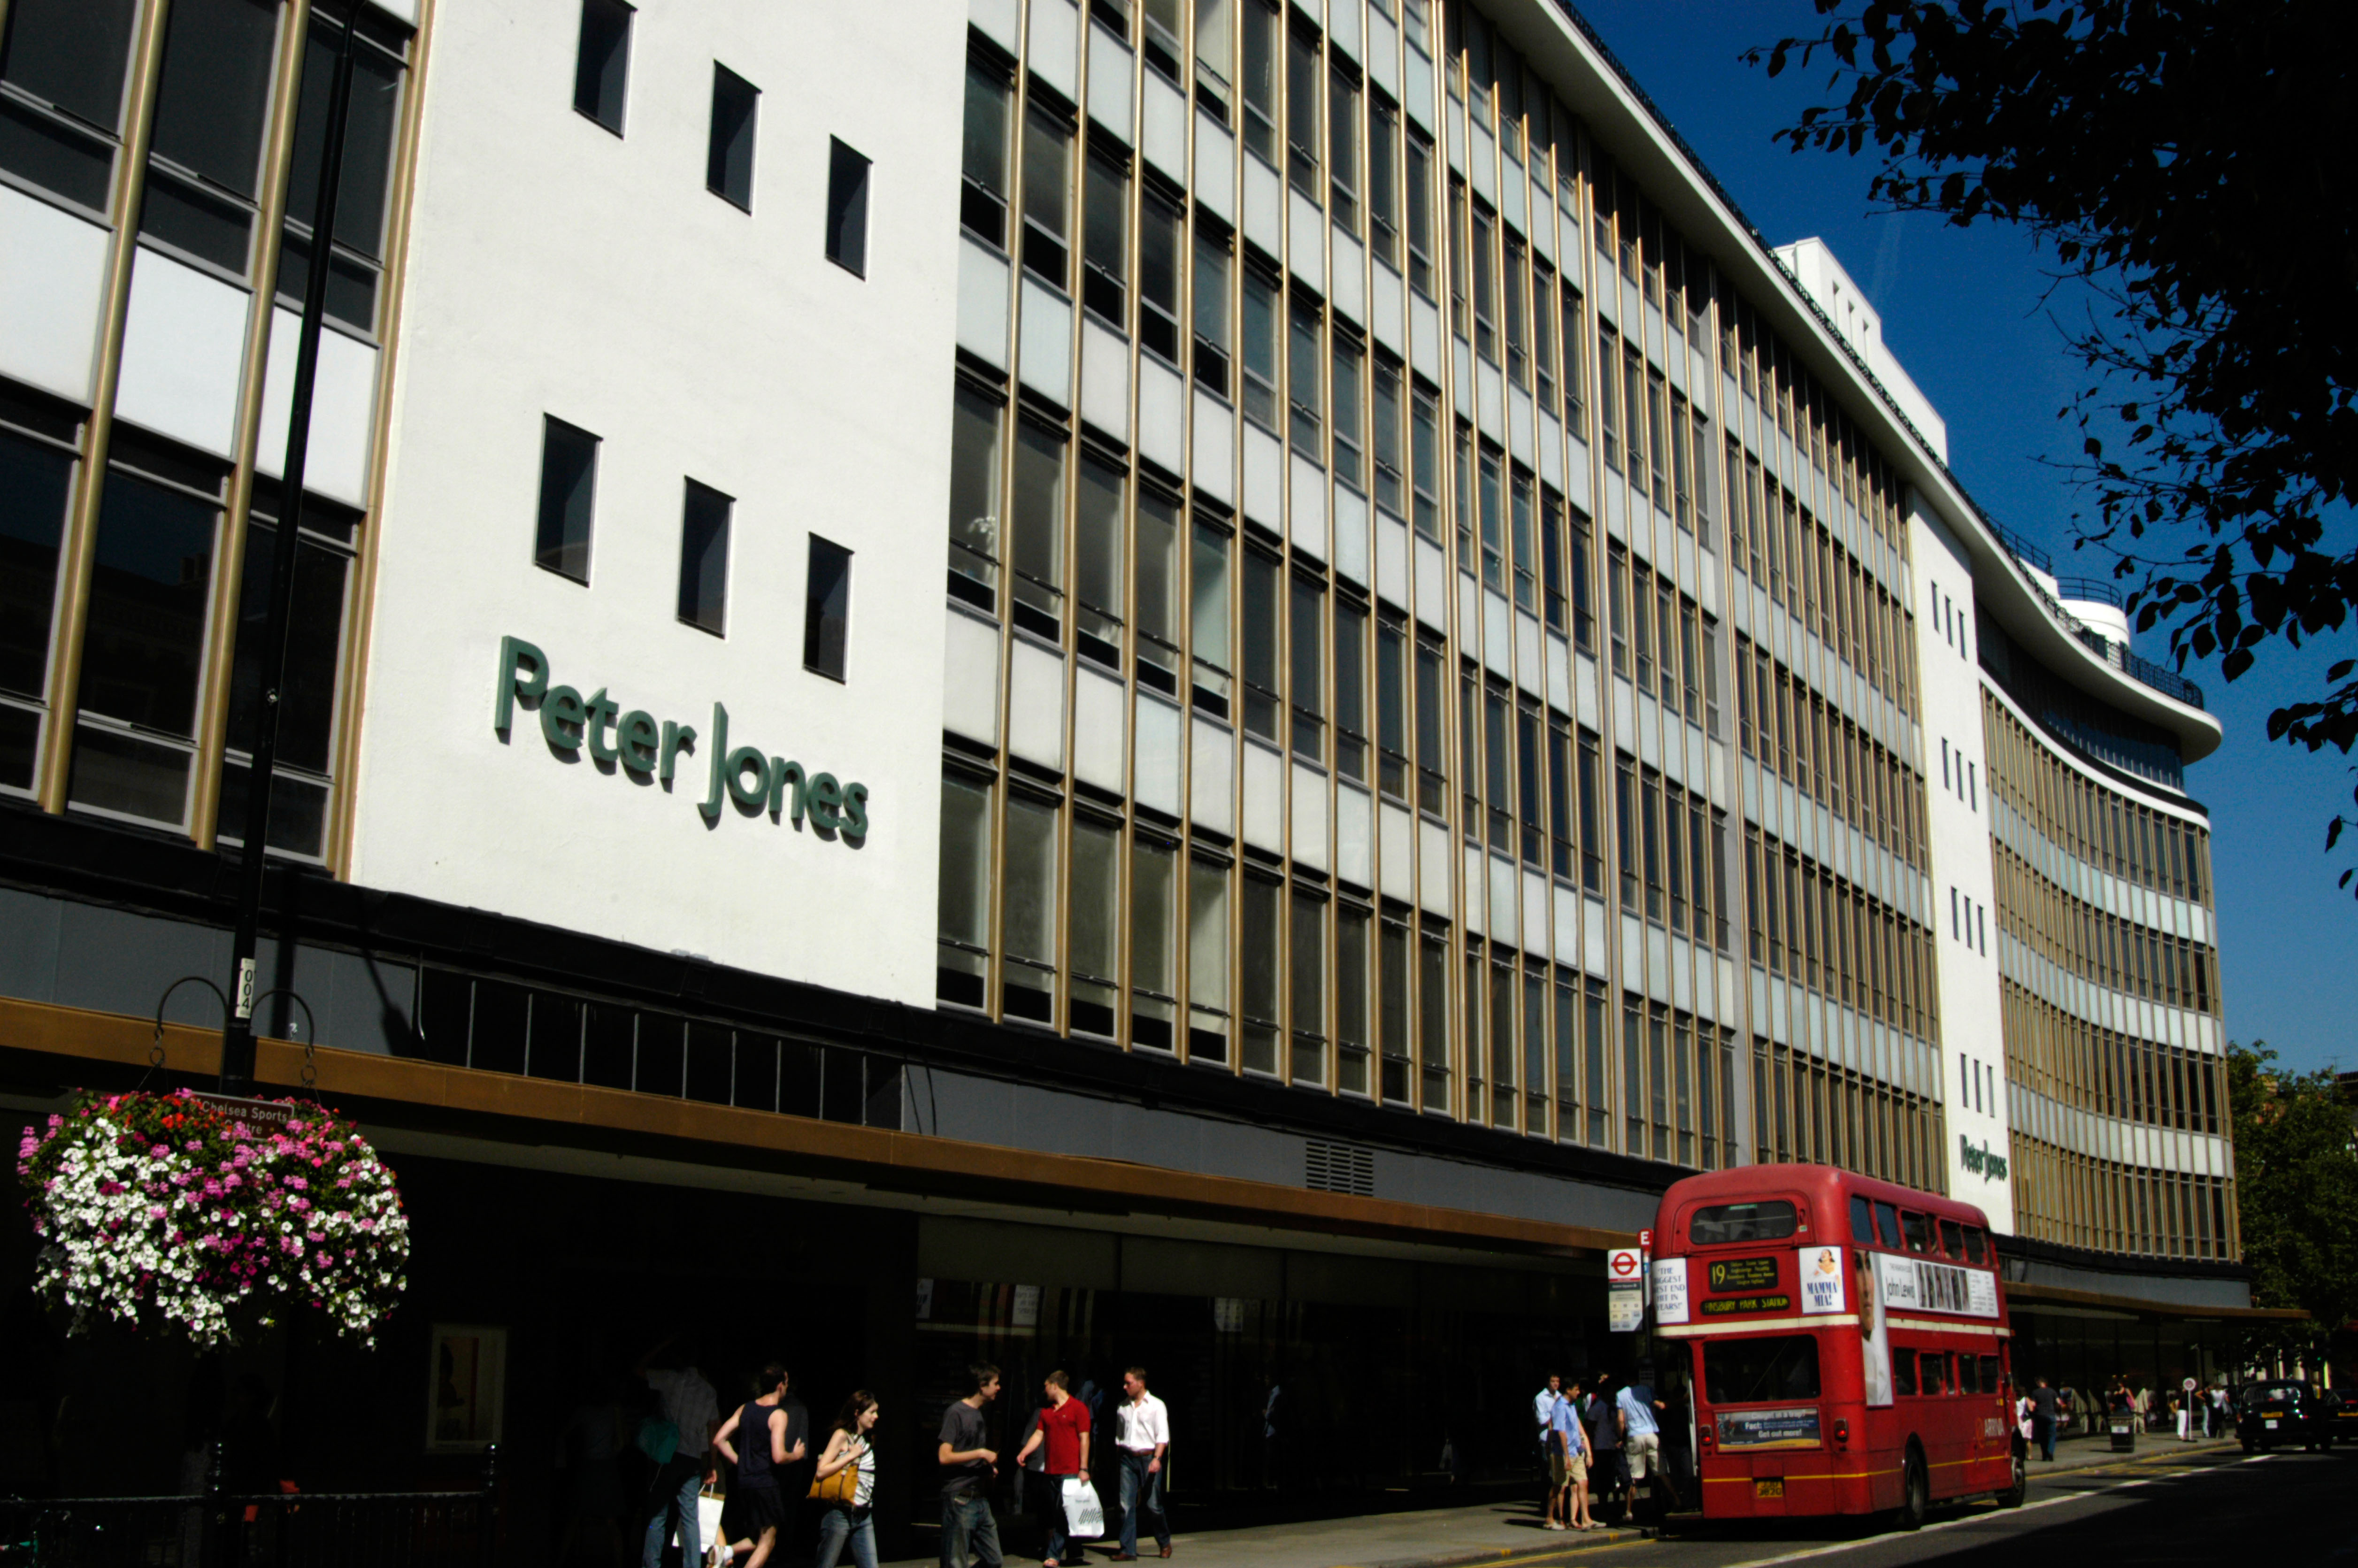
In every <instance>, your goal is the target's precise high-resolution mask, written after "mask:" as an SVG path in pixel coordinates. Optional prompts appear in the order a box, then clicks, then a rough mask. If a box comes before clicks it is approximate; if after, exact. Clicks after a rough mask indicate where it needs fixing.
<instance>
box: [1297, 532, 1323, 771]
mask: <svg viewBox="0 0 2358 1568" xmlns="http://www.w3.org/2000/svg"><path fill="white" fill-rule="evenodd" d="M1291 581H1292V585H1293V614H1292V616H1291V617H1290V618H1289V622H1288V629H1289V630H1290V631H1291V633H1293V635H1292V637H1291V639H1290V641H1291V643H1292V656H1291V658H1290V660H1289V663H1290V664H1291V665H1292V674H1293V751H1294V754H1295V755H1296V756H1299V757H1301V758H1302V759H1303V760H1304V761H1305V762H1321V761H1323V760H1324V759H1325V754H1326V753H1325V736H1326V721H1325V711H1326V708H1325V703H1326V697H1325V691H1326V683H1325V674H1326V671H1325V653H1326V613H1325V611H1326V589H1325V584H1323V583H1321V582H1319V581H1318V580H1317V579H1314V578H1307V577H1303V576H1300V575H1298V574H1297V575H1295V576H1294V577H1293V579H1291Z"/></svg>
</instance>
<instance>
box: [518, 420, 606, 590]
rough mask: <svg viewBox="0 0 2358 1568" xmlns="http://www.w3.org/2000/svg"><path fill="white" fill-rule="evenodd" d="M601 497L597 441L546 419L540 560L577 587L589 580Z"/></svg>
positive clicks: (535, 549) (586, 433)
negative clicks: (594, 522) (592, 529)
mask: <svg viewBox="0 0 2358 1568" xmlns="http://www.w3.org/2000/svg"><path fill="white" fill-rule="evenodd" d="M597 493H598V438H597V437H595V436H593V435H591V434H590V432H589V431H587V430H584V429H580V428H579V427H575V426H572V425H568V424H567V423H566V422H565V421H564V420H562V419H557V418H546V419H544V420H543V421H542V431H541V442H540V529H539V534H538V535H537V537H536V539H535V543H534V546H533V559H534V560H535V561H536V562H538V563H539V564H540V565H542V566H544V567H546V568H548V569H549V570H550V571H553V572H556V573H557V575H559V576H560V577H569V578H571V579H573V580H574V581H576V582H579V583H586V582H588V581H589V580H590V517H591V514H592V512H593V511H594V510H595V503H596V500H597Z"/></svg>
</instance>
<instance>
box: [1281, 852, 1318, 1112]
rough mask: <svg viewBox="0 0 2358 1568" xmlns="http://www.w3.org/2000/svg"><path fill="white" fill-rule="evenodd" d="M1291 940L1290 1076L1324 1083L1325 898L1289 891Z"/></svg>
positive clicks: (1308, 1082) (1307, 1082)
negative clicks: (1291, 1040)
mask: <svg viewBox="0 0 2358 1568" xmlns="http://www.w3.org/2000/svg"><path fill="white" fill-rule="evenodd" d="M1292 946H1293V952H1292V955H1291V957H1292V959H1293V962H1292V965H1291V967H1290V968H1291V973H1290V975H1289V979H1291V980H1292V982H1293V984H1292V986H1291V988H1290V989H1291V990H1292V992H1293V1081H1294V1082H1295V1083H1297V1084H1303V1085H1305V1086H1310V1087H1321V1086H1324V1085H1325V1082H1326V900H1325V898H1324V897H1322V896H1320V895H1318V894H1316V893H1313V892H1307V891H1305V890H1303V889H1302V888H1298V887H1297V888H1295V889H1294V890H1293V944H1292Z"/></svg>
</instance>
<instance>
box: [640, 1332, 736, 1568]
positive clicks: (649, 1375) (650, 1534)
mask: <svg viewBox="0 0 2358 1568" xmlns="http://www.w3.org/2000/svg"><path fill="white" fill-rule="evenodd" d="M666 1352H669V1354H666ZM657 1361H662V1362H666V1363H669V1365H665V1366H655V1365H654V1364H653V1363H655V1362H657ZM638 1371H639V1375H640V1376H641V1377H643V1378H644V1379H646V1380H647V1387H649V1388H651V1389H653V1390H654V1391H655V1392H656V1393H657V1394H658V1395H660V1396H662V1399H663V1408H664V1414H665V1416H666V1417H667V1418H669V1420H670V1422H671V1423H672V1425H674V1426H676V1427H677V1428H679V1452H677V1453H676V1454H673V1455H672V1458H671V1463H670V1464H668V1465H665V1466H664V1469H663V1472H662V1474H661V1476H659V1477H658V1479H657V1482H656V1487H657V1496H658V1497H660V1498H662V1499H663V1500H662V1502H661V1504H660V1505H659V1506H658V1507H657V1509H656V1510H655V1514H654V1518H653V1519H648V1520H647V1521H646V1526H647V1528H646V1539H645V1541H644V1546H643V1547H642V1549H641V1551H640V1555H639V1563H640V1565H641V1568H662V1563H663V1552H664V1542H665V1541H668V1540H669V1539H670V1538H671V1529H670V1526H671V1524H672V1522H673V1521H674V1520H675V1519H676V1520H677V1522H678V1527H679V1549H680V1561H681V1562H683V1563H698V1562H701V1561H702V1560H703V1550H702V1543H701V1542H700V1541H699V1540H698V1521H697V1517H696V1495H697V1493H698V1491H699V1490H701V1489H702V1488H703V1487H708V1486H710V1485H712V1484H714V1483H715V1482H717V1481H719V1478H720V1475H719V1466H718V1465H714V1464H713V1462H712V1434H713V1433H714V1432H715V1431H717V1430H718V1429H719V1425H720V1397H719V1395H718V1394H716V1393H714V1392H713V1390H712V1385H711V1384H710V1383H708V1382H707V1381H706V1380H705V1378H704V1374H703V1373H701V1372H699V1371H698V1370H697V1369H696V1357H695V1354H694V1352H693V1351H692V1350H689V1349H688V1348H687V1346H685V1344H684V1342H683V1338H682V1336H679V1335H674V1336H671V1337H670V1338H669V1339H666V1340H665V1341H664V1342H663V1343H662V1344H661V1345H658V1346H655V1347H654V1349H653V1350H650V1351H648V1352H647V1353H646V1355H644V1357H640V1359H639V1366H638Z"/></svg>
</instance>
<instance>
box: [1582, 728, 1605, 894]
mask: <svg viewBox="0 0 2358 1568" xmlns="http://www.w3.org/2000/svg"><path fill="white" fill-rule="evenodd" d="M1601 768H1602V764H1601V762H1600V761H1599V755H1598V752H1597V740H1596V737H1595V736H1594V735H1592V734H1590V733H1589V732H1588V731H1587V730H1582V731H1581V732H1580V885H1581V886H1582V887H1584V888H1586V889H1587V890H1588V891H1589V892H1592V893H1598V894H1602V893H1603V892H1605V834H1604V830H1603V828H1602V827H1601V826H1600V825H1599V824H1598V821H1597V816H1598V814H1599V813H1600V812H1602V811H1603V809H1604V807H1603V806H1602V805H1601V804H1600V803H1601V801H1602V799H1603V795H1601V793H1600V791H1601V787H1602V786H1601V784H1600V783H1599V780H1600V778H1601V777H1602V773H1601Z"/></svg>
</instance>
